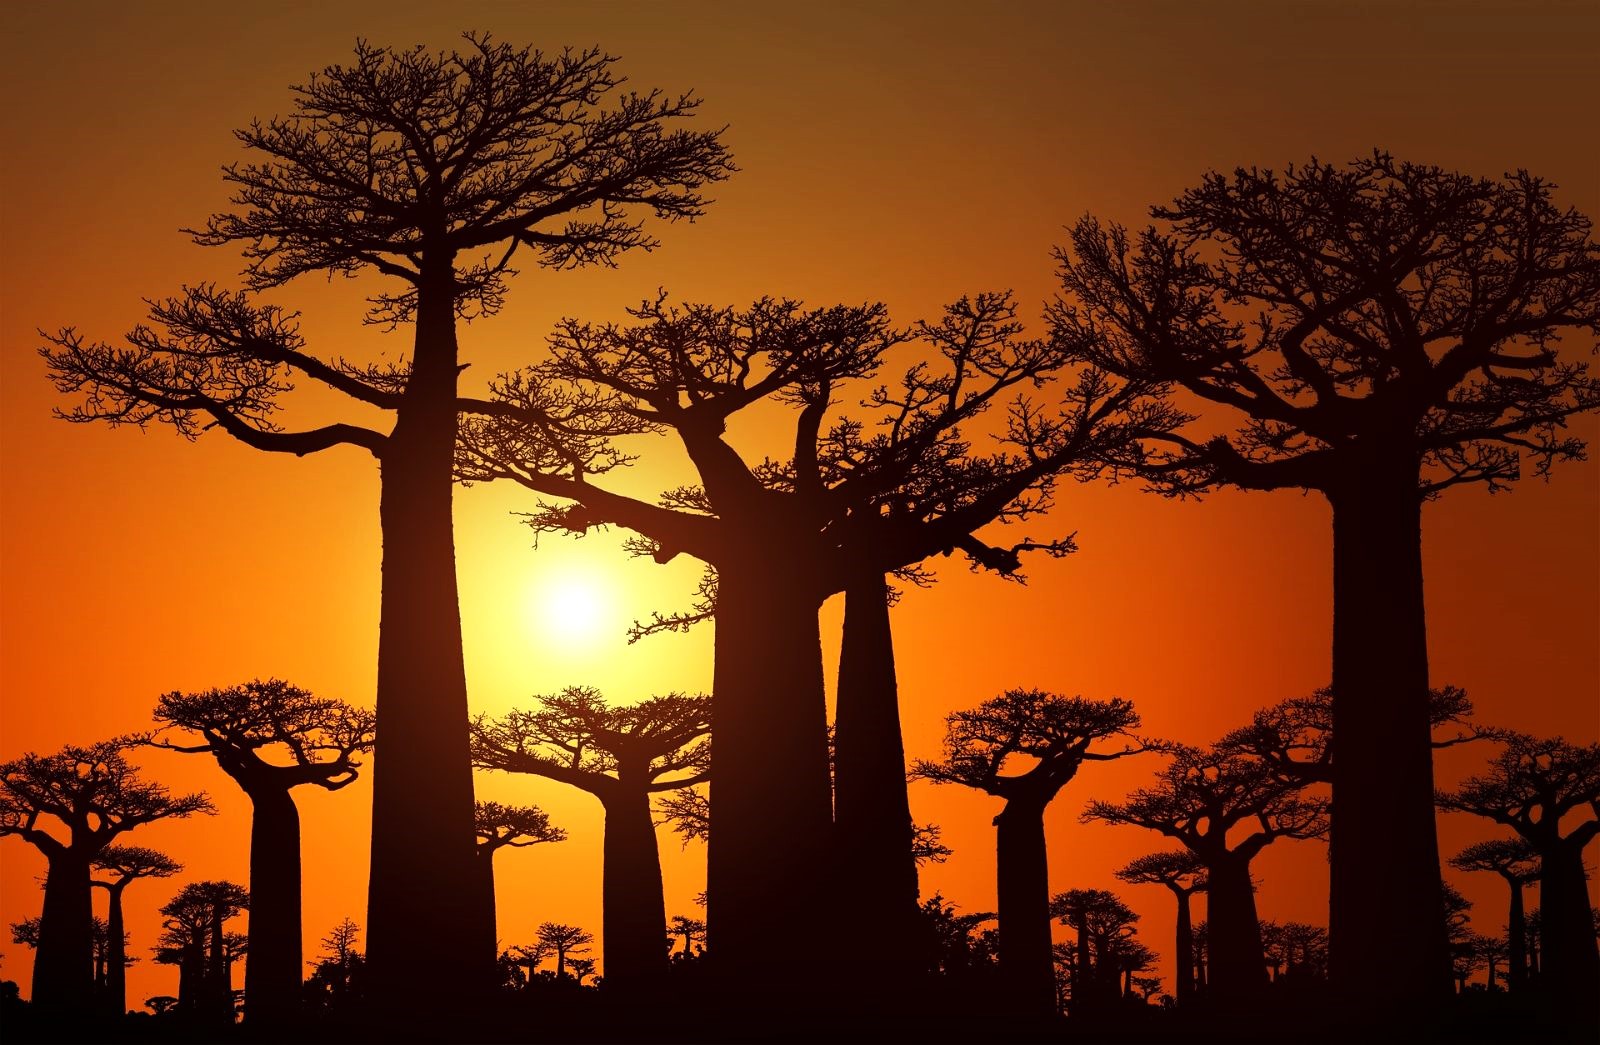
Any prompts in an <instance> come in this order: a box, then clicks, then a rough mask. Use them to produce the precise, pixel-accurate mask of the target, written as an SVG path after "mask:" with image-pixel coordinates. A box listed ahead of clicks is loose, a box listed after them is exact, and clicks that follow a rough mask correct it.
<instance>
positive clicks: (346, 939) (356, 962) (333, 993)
mask: <svg viewBox="0 0 1600 1045" xmlns="http://www.w3.org/2000/svg"><path fill="white" fill-rule="evenodd" d="M360 941H361V927H360V926H358V925H357V924H356V923H355V922H353V921H352V920H350V919H349V918H345V919H343V920H342V921H340V922H339V924H338V925H335V926H334V927H333V928H332V929H331V930H329V932H328V935H326V936H324V937H323V938H322V951H321V953H319V954H318V955H317V962H316V966H315V968H313V969H312V972H311V977H310V979H309V980H307V982H306V985H307V987H309V988H311V990H312V991H313V992H314V993H315V995H316V996H317V998H318V1001H319V1002H321V1003H322V1004H324V1005H327V1006H329V1007H338V1006H341V1005H343V1004H344V1003H345V1002H346V1001H347V1000H349V999H351V998H352V997H354V996H356V995H357V993H358V990H359V983H358V981H359V979H360V976H361V971H362V968H363V967H364V965H365V964H366V956H365V955H363V954H362V953H361V949H360V947H359V946H358V944H359V943H360Z"/></svg>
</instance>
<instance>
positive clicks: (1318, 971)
mask: <svg viewBox="0 0 1600 1045" xmlns="http://www.w3.org/2000/svg"><path fill="white" fill-rule="evenodd" d="M1278 944H1279V947H1280V948H1281V950H1282V955H1283V962H1284V965H1283V973H1282V975H1281V976H1280V977H1278V978H1279V979H1282V980H1284V981H1286V982H1294V983H1305V982H1317V981H1326V980H1327V978H1328V930H1327V929H1325V928H1324V927H1322V926H1320V925H1307V924H1306V923H1304V922H1283V923H1282V924H1280V925H1279V926H1278Z"/></svg>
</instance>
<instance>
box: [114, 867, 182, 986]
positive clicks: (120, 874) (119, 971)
mask: <svg viewBox="0 0 1600 1045" xmlns="http://www.w3.org/2000/svg"><path fill="white" fill-rule="evenodd" d="M91 864H92V866H93V867H94V869H95V870H96V871H100V872H103V873H105V874H107V875H109V876H111V877H110V880H109V881H101V880H100V879H98V878H96V879H92V880H91V884H92V885H97V886H99V887H100V888H102V889H104V890H105V891H106V897H107V900H106V934H107V935H106V938H107V939H108V940H109V941H110V953H109V956H108V959H107V962H106V969H107V973H106V989H105V1001H106V1009H107V1010H108V1011H109V1012H111V1013H113V1014H114V1015H117V1016H121V1015H122V1014H123V1013H124V1012H126V1011H127V1008H128V977H127V967H128V955H127V947H126V937H127V933H126V932H125V931H124V929H123V919H122V894H123V893H125V892H127V890H128V886H130V885H132V884H133V883H134V882H135V881H136V880H137V879H140V878H170V877H172V876H173V875H175V874H177V873H178V872H179V871H181V870H183V865H182V864H180V863H178V862H177V861H176V860H174V859H172V858H171V857H170V856H167V855H166V854H165V853H158V852H156V851H155V850H154V849H145V848H143V847H142V846H136V845H108V846H106V847H105V848H104V849H102V850H100V853H99V855H98V856H96V857H95V858H94V860H93V861H91Z"/></svg>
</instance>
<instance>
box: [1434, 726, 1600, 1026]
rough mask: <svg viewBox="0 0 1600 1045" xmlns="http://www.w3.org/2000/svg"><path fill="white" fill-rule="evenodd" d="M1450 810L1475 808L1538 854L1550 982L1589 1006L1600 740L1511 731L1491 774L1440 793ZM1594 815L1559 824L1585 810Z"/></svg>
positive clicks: (1595, 960)
mask: <svg viewBox="0 0 1600 1045" xmlns="http://www.w3.org/2000/svg"><path fill="white" fill-rule="evenodd" d="M1439 804H1440V805H1441V806H1442V807H1443V808H1445V809H1451V810H1456V811H1459V812H1463V813H1476V814H1477V815H1478V816H1482V817H1487V818H1489V819H1490V820H1493V821H1494V822H1496V823H1499V824H1504V825H1506V826H1507V827H1509V828H1511V829H1512V830H1513V831H1515V832H1517V834H1518V835H1519V836H1520V837H1521V838H1522V839H1524V840H1525V841H1526V842H1527V843H1528V844H1529V845H1530V846H1531V847H1532V848H1533V851H1534V852H1535V853H1536V854H1537V855H1538V857H1539V907H1540V909H1541V910H1542V911H1543V912H1544V925H1543V938H1542V941H1541V945H1540V946H1541V951H1542V967H1541V971H1542V973H1543V975H1544V978H1545V981H1546V982H1547V983H1548V984H1549V985H1550V987H1551V989H1552V990H1553V991H1554V992H1555V993H1556V995H1557V996H1558V997H1560V998H1561V999H1563V1002H1564V1003H1567V1004H1572V1005H1576V1006H1579V1007H1582V1008H1584V1009H1585V1010H1586V1011H1592V1010H1593V1009H1595V1008H1596V1007H1597V1006H1600V1002H1597V1001H1596V995H1595V993H1594V985H1595V983H1596V982H1600V949H1597V948H1596V944H1595V934H1594V930H1593V922H1592V921H1591V919H1590V917H1589V892H1588V887H1587V885H1586V884H1585V883H1586V882H1587V881H1588V873H1587V872H1586V871H1585V869H1584V866H1583V850H1584V848H1585V847H1586V846H1587V845H1588V844H1589V843H1590V842H1592V841H1594V839H1595V838H1596V837H1597V836H1600V744H1587V745H1582V746H1580V745H1577V744H1569V743H1567V742H1566V741H1565V740H1563V739H1562V738H1560V737H1552V738H1549V739H1539V738H1537V737H1532V736H1528V735H1526V734H1512V735H1511V736H1510V737H1509V739H1508V743H1507V744H1506V748H1505V750H1504V751H1503V752H1501V753H1500V754H1499V755H1498V756H1496V757H1495V758H1494V759H1493V760H1492V761H1491V762H1490V764H1489V772H1488V773H1487V774H1486V775H1484V776H1476V777H1473V778H1471V779H1470V780H1467V781H1466V782H1465V783H1463V784H1462V785H1461V786H1460V787H1459V788H1458V789H1456V790H1455V791H1453V792H1450V793H1448V794H1441V795H1440V796H1439ZM1586 807H1587V808H1588V809H1589V810H1592V811H1593V812H1594V814H1595V815H1594V818H1592V819H1589V820H1585V821H1583V822H1581V823H1579V824H1577V825H1576V826H1570V824H1569V827H1568V829H1567V830H1566V833H1565V834H1562V830H1563V828H1562V826H1561V821H1562V820H1563V819H1565V818H1567V817H1568V815H1569V814H1571V813H1573V812H1575V811H1579V810H1583V809H1585V808H1586Z"/></svg>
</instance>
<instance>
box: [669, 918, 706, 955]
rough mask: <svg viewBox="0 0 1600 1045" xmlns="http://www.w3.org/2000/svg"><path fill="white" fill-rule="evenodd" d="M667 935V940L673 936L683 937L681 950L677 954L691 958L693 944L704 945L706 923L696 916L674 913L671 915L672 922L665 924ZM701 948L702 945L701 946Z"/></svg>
mask: <svg viewBox="0 0 1600 1045" xmlns="http://www.w3.org/2000/svg"><path fill="white" fill-rule="evenodd" d="M667 935H668V938H669V940H670V938H671V937H673V936H681V937H683V950H682V951H679V952H678V954H679V956H681V957H683V958H692V957H694V954H695V950H694V945H695V944H696V943H700V944H702V945H704V943H705V939H706V923H705V922H703V921H701V920H700V919H698V918H689V917H686V916H685V915H681V914H675V915H673V916H672V923H671V924H670V925H668V926H667ZM669 946H670V943H669ZM703 949H704V947H703V946H702V950H703Z"/></svg>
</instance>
